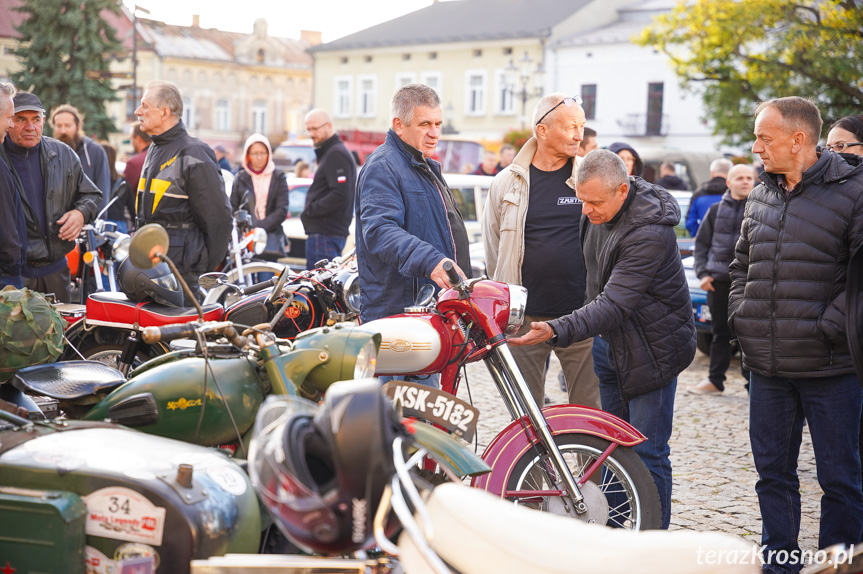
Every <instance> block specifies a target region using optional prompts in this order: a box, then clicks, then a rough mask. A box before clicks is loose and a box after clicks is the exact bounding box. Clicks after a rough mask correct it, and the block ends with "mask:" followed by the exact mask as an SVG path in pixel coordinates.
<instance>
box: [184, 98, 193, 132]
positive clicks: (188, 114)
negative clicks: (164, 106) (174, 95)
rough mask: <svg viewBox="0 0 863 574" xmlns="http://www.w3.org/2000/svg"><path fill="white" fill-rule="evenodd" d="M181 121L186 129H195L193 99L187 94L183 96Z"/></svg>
mask: <svg viewBox="0 0 863 574" xmlns="http://www.w3.org/2000/svg"><path fill="white" fill-rule="evenodd" d="M183 123H184V124H186V128H187V129H190V130H193V129H195V101H194V100H193V99H192V98H191V97H189V96H184V97H183Z"/></svg>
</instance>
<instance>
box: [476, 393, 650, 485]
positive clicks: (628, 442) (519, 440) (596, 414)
mask: <svg viewBox="0 0 863 574" xmlns="http://www.w3.org/2000/svg"><path fill="white" fill-rule="evenodd" d="M542 412H543V414H544V415H545V419H546V420H547V421H548V427H549V429H550V430H551V434H552V435H558V434H571V433H575V434H586V435H592V436H595V437H599V438H601V439H605V440H607V441H611V442H615V443H618V444H619V445H620V446H628V447H632V446H635V445H637V444H640V443H642V442H644V441H646V440H647V437H645V436H644V435H643V434H641V433H640V432H639V431H638V429H636V428H635V427H634V426H632V425H631V424H629V423H627V422H626V421H624V420H623V419H620V418H618V417H616V416H614V415H613V414H611V413H607V412H605V411H601V410H599V409H594V408H591V407H585V406H581V405H554V406H550V407H546V408H544V409H542ZM530 438H531V440H528V436H527V435H526V434H525V432H524V429H523V428H522V425H521V422H520V421H513V422H511V423H510V424H509V425H508V426H507V427H506V428H505V429H503V430H502V431H501V432H500V433H498V435H497V436H496V437H494V440H492V441H491V443H490V444H489V445H488V447H487V448H486V449H485V452H483V454H482V459H483V460H484V461H485V462H486V463H487V464H488V465H489V466H490V467H491V472H490V473H489V474H485V475H483V476H479V477H475V478H474V479H473V480H471V486H473V487H475V488H479V489H481V490H485V491H488V492H491V493H493V494H496V495H499V496H502V493H503V492H504V490H505V489H506V483H507V481H508V480H509V477H510V475H511V474H512V471H513V468H514V467H515V465H516V463H517V462H518V460H519V459H520V458H521V457H522V456H523V455H524V453H525V452H527V450H528V449H530V448H531V445H532V444H533V443H534V442H537V441H538V440H539V439H538V437H537V436H536V435H535V434H533V433H532V432H531V437H530Z"/></svg>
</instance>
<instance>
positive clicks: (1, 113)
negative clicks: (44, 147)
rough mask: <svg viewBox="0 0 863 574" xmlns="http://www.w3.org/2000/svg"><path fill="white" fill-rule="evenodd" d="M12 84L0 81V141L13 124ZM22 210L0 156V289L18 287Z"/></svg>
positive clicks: (21, 242)
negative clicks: (10, 286) (7, 286)
mask: <svg viewBox="0 0 863 574" xmlns="http://www.w3.org/2000/svg"><path fill="white" fill-rule="evenodd" d="M14 95H15V86H13V85H12V84H9V83H6V82H0V144H2V143H3V140H4V139H5V137H6V132H7V131H9V130H10V129H12V127H14V124H13V123H12V116H13V115H14V110H15V103H14V102H13V101H12V96H14ZM26 234H27V230H26V228H25V227H24V213H23V212H22V211H21V199H20V198H19V197H18V191H17V190H16V189H15V178H14V177H13V175H12V170H10V169H9V165H8V164H7V163H6V162H5V161H4V160H3V158H2V157H0V289H3V288H4V287H6V285H12V286H13V287H15V288H17V289H20V288H21V286H22V285H21V266H22V265H23V264H24V245H25V244H24V240H25V237H26V236H27V235H26Z"/></svg>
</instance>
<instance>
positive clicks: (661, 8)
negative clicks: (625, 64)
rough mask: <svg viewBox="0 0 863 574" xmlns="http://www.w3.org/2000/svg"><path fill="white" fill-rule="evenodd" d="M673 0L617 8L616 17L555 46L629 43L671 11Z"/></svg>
mask: <svg viewBox="0 0 863 574" xmlns="http://www.w3.org/2000/svg"><path fill="white" fill-rule="evenodd" d="M674 6H675V0H644V1H642V2H639V3H637V4H632V5H630V6H626V7H623V8H620V9H618V11H617V16H618V17H617V19H616V20H614V21H613V22H610V23H609V24H606V25H605V26H600V27H599V28H594V29H592V30H585V31H583V32H579V33H578V34H573V35H571V36H567V37H565V38H561V39H560V40H559V41H557V42H555V45H556V46H592V45H596V44H617V43H629V42H630V41H631V39H632V37H633V36H635V35H637V34H640V33H641V31H642V30H644V29H645V28H646V27H647V26H648V25H649V24H650V22H651V21H652V19H653V18H654V17H655V16H657V15H659V14H664V13H668V12H671V10H672V9H673V8H674Z"/></svg>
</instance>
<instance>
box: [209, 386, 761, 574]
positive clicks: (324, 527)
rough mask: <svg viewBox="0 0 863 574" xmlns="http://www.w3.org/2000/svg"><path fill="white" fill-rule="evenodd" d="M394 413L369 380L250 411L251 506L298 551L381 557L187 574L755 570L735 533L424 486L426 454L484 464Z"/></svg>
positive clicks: (463, 468)
mask: <svg viewBox="0 0 863 574" xmlns="http://www.w3.org/2000/svg"><path fill="white" fill-rule="evenodd" d="M392 406H393V405H392V403H390V402H389V401H388V400H386V399H383V397H382V396H381V394H380V392H379V384H378V383H377V382H376V381H346V382H340V383H336V384H334V385H332V386H331V387H330V388H329V390H328V392H327V395H326V397H325V399H324V402H323V403H322V404H321V405H316V404H314V403H310V402H308V401H303V400H301V399H297V398H294V397H273V398H271V399H269V400H268V402H267V403H265V404H264V406H263V407H262V408H261V410H260V411H259V413H258V417H257V420H256V422H255V432H254V437H253V439H252V445H251V452H250V457H249V474H250V477H251V480H252V484H253V485H254V486H255V489H256V490H257V491H258V493H259V495H260V497H261V501H262V502H263V504H264V506H265V507H266V508H267V510H268V512H269V514H270V516H271V517H272V518H273V521H274V522H275V523H276V524H277V525H278V527H279V528H280V529H281V530H282V532H284V533H285V535H286V536H287V537H289V538H290V539H291V540H292V541H293V542H294V543H295V544H297V545H298V546H299V547H301V548H303V549H305V550H306V551H307V552H310V553H312V552H314V553H316V554H320V555H323V556H332V555H334V554H343V553H346V552H355V551H357V550H359V549H364V548H368V547H369V546H370V545H372V544H376V545H377V548H378V549H380V550H382V551H384V552H385V553H386V555H385V556H379V557H377V558H374V557H371V556H367V557H365V558H364V559H354V560H344V559H339V560H335V559H332V558H326V557H320V556H319V557H310V556H266V557H264V556H255V555H241V554H236V555H230V556H223V557H221V556H220V557H212V558H209V559H207V560H194V561H193V562H192V572H193V573H194V574H230V573H233V572H240V571H266V572H272V573H273V574H276V573H278V574H300V573H307V572H323V571H327V572H364V573H374V574H384V573H390V572H394V571H404V572H407V573H408V574H419V573H435V574H453V573H456V572H461V573H463V574H485V573H487V572H495V573H496V574H516V573H518V574H526V573H537V574H540V573H542V574H564V573H569V572H573V571H577V572H579V573H584V574H630V573H631V572H639V573H640V574H653V573H657V574H658V573H660V572H661V573H663V574H720V573H721V574H754V573H755V572H760V564H758V561H757V557H756V551H757V548H756V547H755V546H754V545H753V544H751V543H749V542H746V541H744V540H742V539H740V538H738V537H736V536H730V535H726V534H717V533H709V532H693V531H681V532H664V531H650V532H632V531H627V530H614V529H606V528H596V527H593V526H590V525H588V524H584V523H582V522H580V521H577V520H571V519H568V518H564V517H560V516H555V515H553V514H549V513H539V512H531V511H529V510H527V509H525V508H522V507H518V506H516V505H512V504H510V503H506V502H504V501H501V500H500V499H499V498H497V497H494V496H491V495H489V494H488V493H484V492H481V491H479V490H477V489H473V488H467V487H466V486H464V485H462V484H460V481H458V480H456V481H455V483H450V484H443V485H440V486H437V487H434V488H432V486H431V485H430V484H429V483H428V482H426V481H425V480H424V479H423V478H422V476H421V475H420V474H419V473H418V472H417V470H418V465H419V463H420V461H421V460H422V459H423V456H424V455H425V454H426V453H430V455H431V457H432V458H433V459H434V460H435V461H436V462H438V463H439V464H440V465H441V467H442V468H443V469H445V471H446V472H447V474H448V475H452V476H453V477H454V478H456V479H458V478H459V477H461V476H464V475H472V476H482V475H483V474H484V473H485V472H487V471H488V466H486V465H484V464H483V463H482V461H481V460H479V459H478V458H476V457H475V456H474V457H471V456H470V455H472V453H471V452H470V451H469V450H468V449H467V448H466V447H465V446H459V445H460V443H458V442H456V440H454V439H452V438H449V439H448V440H446V439H447V438H448V437H447V435H444V434H442V433H437V434H434V432H435V429H433V428H432V427H431V426H430V425H426V424H422V423H418V422H411V420H410V419H401V420H399V417H398V416H397V415H395V413H394V412H393V408H392ZM429 434H431V437H429V436H427V435H429ZM429 438H432V439H433V440H429ZM399 529H400V530H401V533H400V534H398V538H396V537H395V534H396V533H397V531H398V530H399ZM396 540H397V543H395V542H394V541H396ZM717 555H718V556H725V557H732V558H727V559H725V560H717V559H716V557H717ZM705 556H711V557H712V558H711V559H705ZM265 568H266V570H264V569H265Z"/></svg>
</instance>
